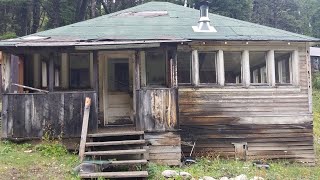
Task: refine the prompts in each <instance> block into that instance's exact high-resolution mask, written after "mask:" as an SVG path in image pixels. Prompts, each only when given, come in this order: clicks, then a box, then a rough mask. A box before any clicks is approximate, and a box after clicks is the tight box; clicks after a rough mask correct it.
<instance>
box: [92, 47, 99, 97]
mask: <svg viewBox="0 0 320 180" xmlns="http://www.w3.org/2000/svg"><path fill="white" fill-rule="evenodd" d="M98 60H99V59H98V51H94V52H93V74H92V76H93V78H92V88H93V89H94V91H95V92H96V93H97V95H98V94H99V79H98V78H99V69H98Z"/></svg>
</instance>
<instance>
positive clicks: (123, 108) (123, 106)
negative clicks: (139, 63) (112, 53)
mask: <svg viewBox="0 0 320 180" xmlns="http://www.w3.org/2000/svg"><path fill="white" fill-rule="evenodd" d="M106 66H107V67H105V69H106V70H107V72H106V73H105V75H106V76H107V77H105V80H106V82H105V83H106V84H107V87H106V91H107V92H106V94H105V96H106V97H105V98H106V101H105V105H106V109H105V123H104V124H105V125H126V124H133V121H132V119H133V118H132V117H131V116H132V109H133V108H132V87H131V85H130V84H132V80H131V78H130V77H132V76H130V68H129V59H127V58H110V59H107V63H106Z"/></svg>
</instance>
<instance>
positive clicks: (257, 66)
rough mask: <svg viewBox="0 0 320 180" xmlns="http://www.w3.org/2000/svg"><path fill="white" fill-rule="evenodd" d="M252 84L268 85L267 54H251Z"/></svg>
mask: <svg viewBox="0 0 320 180" xmlns="http://www.w3.org/2000/svg"><path fill="white" fill-rule="evenodd" d="M250 76H251V83H253V84H265V83H267V72H266V52H250Z"/></svg>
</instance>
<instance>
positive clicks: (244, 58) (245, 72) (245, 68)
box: [242, 50, 250, 87]
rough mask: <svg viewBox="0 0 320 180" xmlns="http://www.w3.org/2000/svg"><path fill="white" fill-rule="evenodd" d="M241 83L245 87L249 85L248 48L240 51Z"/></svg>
mask: <svg viewBox="0 0 320 180" xmlns="http://www.w3.org/2000/svg"><path fill="white" fill-rule="evenodd" d="M242 73H243V75H242V77H243V79H242V81H243V82H242V84H243V85H244V86H245V87H249V86H250V62H249V51H248V50H244V51H243V52H242Z"/></svg>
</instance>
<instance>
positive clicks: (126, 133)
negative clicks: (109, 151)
mask: <svg viewBox="0 0 320 180" xmlns="http://www.w3.org/2000/svg"><path fill="white" fill-rule="evenodd" d="M143 134H144V132H143V131H124V132H110V133H95V134H88V137H112V136H138V135H143Z"/></svg>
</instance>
